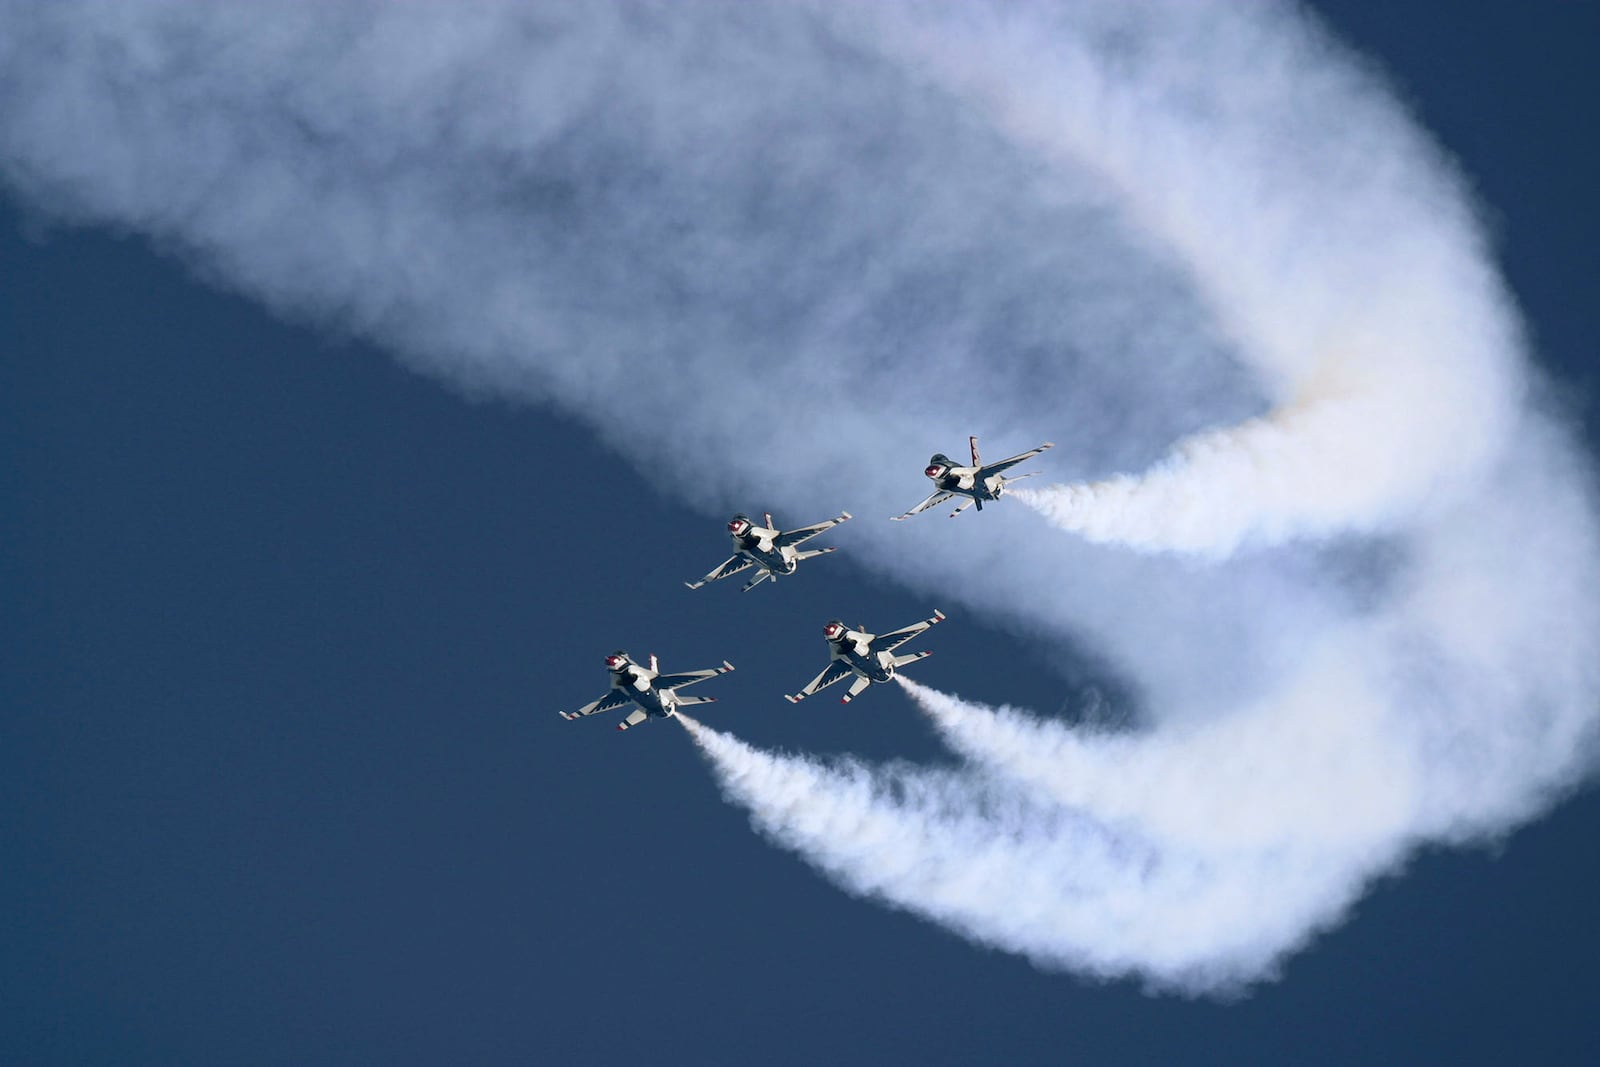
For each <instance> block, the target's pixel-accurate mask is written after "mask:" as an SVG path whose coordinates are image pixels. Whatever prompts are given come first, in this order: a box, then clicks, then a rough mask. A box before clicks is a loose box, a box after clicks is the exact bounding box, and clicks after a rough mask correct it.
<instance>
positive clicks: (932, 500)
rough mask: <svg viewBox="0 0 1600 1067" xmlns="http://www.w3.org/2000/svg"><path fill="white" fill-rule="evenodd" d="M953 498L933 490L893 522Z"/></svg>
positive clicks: (942, 490) (952, 494)
mask: <svg viewBox="0 0 1600 1067" xmlns="http://www.w3.org/2000/svg"><path fill="white" fill-rule="evenodd" d="M1024 458H1026V457H1024ZM953 496H955V494H954V493H952V492H950V491H948V490H946V489H939V490H935V491H934V494H933V495H932V496H930V497H928V499H926V500H924V501H923V502H922V503H920V504H918V505H917V506H916V507H914V508H912V509H911V510H910V511H908V512H906V513H905V514H904V515H896V516H894V521H895V522H899V521H900V520H901V519H909V518H910V517H911V516H913V515H918V514H921V513H922V512H924V511H927V510H928V509H929V508H931V507H933V506H934V505H936V504H943V503H944V502H945V501H946V500H949V499H950V498H951V497H953Z"/></svg>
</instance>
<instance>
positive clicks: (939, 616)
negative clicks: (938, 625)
mask: <svg viewBox="0 0 1600 1067" xmlns="http://www.w3.org/2000/svg"><path fill="white" fill-rule="evenodd" d="M933 621H934V622H944V612H942V611H940V610H939V609H938V608H934V609H933Z"/></svg>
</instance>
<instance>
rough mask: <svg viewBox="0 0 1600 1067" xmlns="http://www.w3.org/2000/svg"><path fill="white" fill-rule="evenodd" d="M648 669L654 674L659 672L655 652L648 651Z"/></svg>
mask: <svg viewBox="0 0 1600 1067" xmlns="http://www.w3.org/2000/svg"><path fill="white" fill-rule="evenodd" d="M650 670H651V671H652V672H653V673H655V674H660V673H661V664H659V663H657V662H656V654H655V653H654V652H652V653H650Z"/></svg>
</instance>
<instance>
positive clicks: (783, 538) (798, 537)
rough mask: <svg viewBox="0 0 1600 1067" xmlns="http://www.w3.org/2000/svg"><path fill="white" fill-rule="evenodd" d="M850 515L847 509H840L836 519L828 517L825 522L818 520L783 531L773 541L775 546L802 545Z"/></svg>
mask: <svg viewBox="0 0 1600 1067" xmlns="http://www.w3.org/2000/svg"><path fill="white" fill-rule="evenodd" d="M850 517H851V515H850V513H849V512H848V511H842V512H840V513H839V517H838V518H837V519H829V520H828V521H827V522H819V523H816V524H815V525H812V526H802V527H800V528H799V529H796V530H788V531H785V532H784V533H781V534H779V535H778V537H777V541H776V543H775V544H776V547H778V548H783V547H785V546H787V545H803V544H805V543H806V542H807V541H809V540H811V539H812V538H813V537H815V536H817V534H819V533H822V532H823V531H824V530H831V529H833V528H834V527H835V526H837V525H839V524H840V523H841V522H844V521H845V520H847V519H849V518H850Z"/></svg>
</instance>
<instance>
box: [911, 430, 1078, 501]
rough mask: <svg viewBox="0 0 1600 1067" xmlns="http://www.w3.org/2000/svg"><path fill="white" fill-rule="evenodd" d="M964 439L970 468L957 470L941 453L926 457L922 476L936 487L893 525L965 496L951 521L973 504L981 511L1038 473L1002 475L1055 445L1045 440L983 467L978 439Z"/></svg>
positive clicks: (947, 457)
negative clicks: (1011, 485) (1013, 485)
mask: <svg viewBox="0 0 1600 1067" xmlns="http://www.w3.org/2000/svg"><path fill="white" fill-rule="evenodd" d="M967 440H968V442H969V443H970V444H971V446H972V465H971V466H969V467H958V466H956V465H955V464H954V463H953V462H952V461H951V459H950V457H949V456H946V455H945V454H944V453H943V452H935V453H934V454H933V455H932V456H931V457H929V459H928V465H927V467H925V468H924V469H923V471H922V473H923V474H925V475H927V476H928V478H929V479H930V480H932V482H933V484H934V485H935V486H936V487H937V488H935V489H934V491H933V492H932V493H930V494H929V495H928V498H927V499H926V500H924V501H922V503H920V504H918V505H916V506H915V507H913V508H912V509H911V510H910V511H907V512H905V513H904V514H902V515H896V516H894V520H895V521H896V522H899V521H901V520H902V519H909V518H910V517H911V516H913V515H918V514H921V513H922V512H924V511H927V510H928V509H929V508H931V507H936V506H938V505H939V504H943V503H944V502H945V501H947V500H954V499H955V498H956V497H958V496H964V497H966V498H967V499H966V500H964V501H962V502H961V503H960V504H959V505H957V506H956V509H955V510H954V511H952V512H951V513H950V517H951V518H952V519H953V518H955V517H956V516H957V515H959V514H961V513H962V512H963V511H965V510H967V509H968V508H969V507H971V506H972V505H974V504H976V505H978V510H979V511H982V510H983V502H984V501H985V500H999V499H1000V497H1001V496H1003V495H1004V494H1005V491H1006V484H1007V483H1009V482H1017V481H1021V480H1022V479H1023V478H1032V477H1033V475H1034V474H1038V473H1039V472H1038V471H1034V472H1032V473H1031V474H1018V475H1015V476H1013V477H1010V478H1007V477H1004V475H1003V473H1002V472H1004V471H1007V470H1010V469H1011V468H1012V467H1015V466H1016V465H1017V464H1018V463H1021V462H1022V461H1023V460H1025V459H1032V458H1033V457H1034V456H1037V455H1038V454H1039V453H1041V452H1043V451H1045V450H1046V449H1049V448H1054V447H1055V444H1054V443H1052V442H1050V441H1046V442H1045V443H1044V444H1042V445H1040V446H1039V447H1038V448H1030V449H1029V450H1028V451H1026V452H1022V453H1019V454H1018V455H1015V456H1012V457H1011V458H1010V459H1002V460H1001V461H1000V462H998V463H989V464H983V463H982V462H980V461H979V459H978V439H977V438H976V437H969V438H967Z"/></svg>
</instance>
